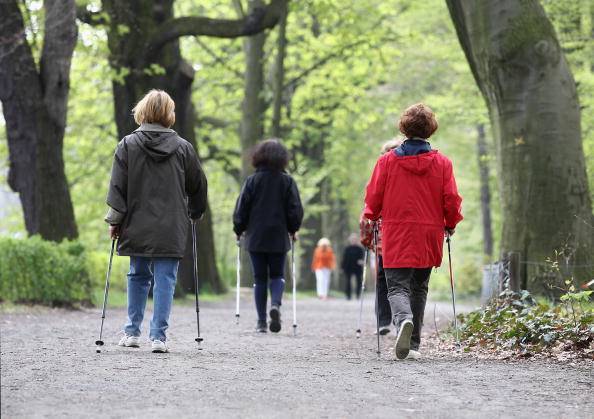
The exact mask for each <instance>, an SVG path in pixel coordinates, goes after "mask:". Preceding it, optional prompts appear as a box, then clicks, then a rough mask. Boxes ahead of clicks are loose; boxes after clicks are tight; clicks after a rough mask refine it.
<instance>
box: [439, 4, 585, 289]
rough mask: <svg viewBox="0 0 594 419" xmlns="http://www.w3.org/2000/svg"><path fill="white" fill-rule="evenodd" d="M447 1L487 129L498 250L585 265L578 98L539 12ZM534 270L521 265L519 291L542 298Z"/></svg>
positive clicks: (551, 31)
mask: <svg viewBox="0 0 594 419" xmlns="http://www.w3.org/2000/svg"><path fill="white" fill-rule="evenodd" d="M446 1H447V5H448V7H449V10H450V14H451V17H452V19H453V22H454V25H455V27H456V31H457V33H458V38H459V40H460V43H461V45H462V48H463V49H464V52H465V54H466V57H467V60H468V62H469V64H470V68H471V70H472V73H473V75H474V77H475V79H476V82H477V84H478V85H479V87H480V89H481V92H482V94H483V97H484V99H485V101H486V104H487V106H488V108H489V113H490V118H491V123H492V126H493V132H494V137H495V142H496V150H497V162H498V177H499V180H500V181H499V186H500V194H499V195H500V201H501V206H502V209H501V216H502V219H503V225H502V229H503V231H502V237H501V252H502V253H505V252H508V251H513V252H518V253H519V254H520V255H521V258H522V260H523V261H527V262H543V261H545V260H546V258H547V257H550V256H551V255H552V254H553V252H554V251H555V250H557V249H560V248H563V247H565V246H566V245H568V246H569V248H571V249H572V250H571V253H572V254H573V252H575V254H574V255H575V257H572V258H571V263H573V264H576V263H577V264H583V263H589V262H590V261H591V260H592V257H593V255H592V253H593V252H592V243H593V237H592V236H593V234H592V229H591V228H589V227H587V226H588V225H591V220H592V204H591V198H590V195H589V192H588V181H587V177H586V170H585V163H584V153H583V148H582V137H581V131H580V107H579V102H578V96H577V91H576V86H575V82H574V80H573V76H572V73H571V71H570V69H569V66H568V64H567V61H566V59H565V56H564V54H563V52H562V50H561V48H560V46H559V42H558V41H557V37H556V34H555V31H554V29H553V27H552V25H551V23H550V22H549V20H548V18H547V16H546V15H545V12H544V10H543V8H542V6H541V5H540V3H539V2H538V1H537V0H522V1H518V0H485V1H481V2H471V1H463V0H446ZM536 266H537V265H533V264H523V265H522V267H523V269H522V273H521V286H522V287H523V288H527V289H530V290H532V291H535V292H547V291H548V290H547V289H546V285H547V284H546V283H545V280H544V279H543V278H542V277H541V276H539V274H538V271H537V268H536ZM582 272H583V271H582ZM579 273H580V272H579V271H577V270H576V271H575V274H576V275H579Z"/></svg>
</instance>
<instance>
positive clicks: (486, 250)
mask: <svg viewBox="0 0 594 419" xmlns="http://www.w3.org/2000/svg"><path fill="white" fill-rule="evenodd" d="M476 130H477V134H478V136H477V156H478V167H479V182H480V190H481V193H480V195H481V216H482V217H481V220H482V223H483V254H484V255H485V256H486V257H487V260H489V261H490V260H491V258H492V257H493V231H492V228H491V190H490V187H489V162H488V160H487V159H488V157H489V153H488V151H487V141H486V138H485V125H484V124H478V125H477V126H476Z"/></svg>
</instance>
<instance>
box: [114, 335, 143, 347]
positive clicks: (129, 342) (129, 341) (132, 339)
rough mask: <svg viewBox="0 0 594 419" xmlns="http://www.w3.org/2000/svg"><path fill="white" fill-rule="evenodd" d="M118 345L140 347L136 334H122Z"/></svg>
mask: <svg viewBox="0 0 594 419" xmlns="http://www.w3.org/2000/svg"><path fill="white" fill-rule="evenodd" d="M118 345H119V346H127V347H128V348H138V347H140V338H139V337H138V336H130V335H124V336H122V338H121V339H120V343H118Z"/></svg>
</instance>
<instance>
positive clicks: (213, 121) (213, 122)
mask: <svg viewBox="0 0 594 419" xmlns="http://www.w3.org/2000/svg"><path fill="white" fill-rule="evenodd" d="M196 124H198V125H199V126H200V125H202V124H208V125H210V126H212V127H214V128H227V127H228V126H231V125H236V124H238V123H237V122H233V121H225V120H223V119H219V118H215V117H212V116H203V117H202V118H196Z"/></svg>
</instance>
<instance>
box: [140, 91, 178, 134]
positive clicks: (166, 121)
mask: <svg viewBox="0 0 594 419" xmlns="http://www.w3.org/2000/svg"><path fill="white" fill-rule="evenodd" d="M132 113H133V114H134V120H135V121H136V123H137V124H138V125H141V124H154V123H157V124H161V125H163V126H164V127H167V128H169V127H170V126H172V125H173V124H174V123H175V102H174V101H173V99H171V96H169V95H168V94H167V92H165V91H164V90H157V89H152V90H151V91H150V92H148V93H147V94H146V95H144V97H143V98H142V99H140V102H138V103H137V104H136V106H134V109H132Z"/></svg>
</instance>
